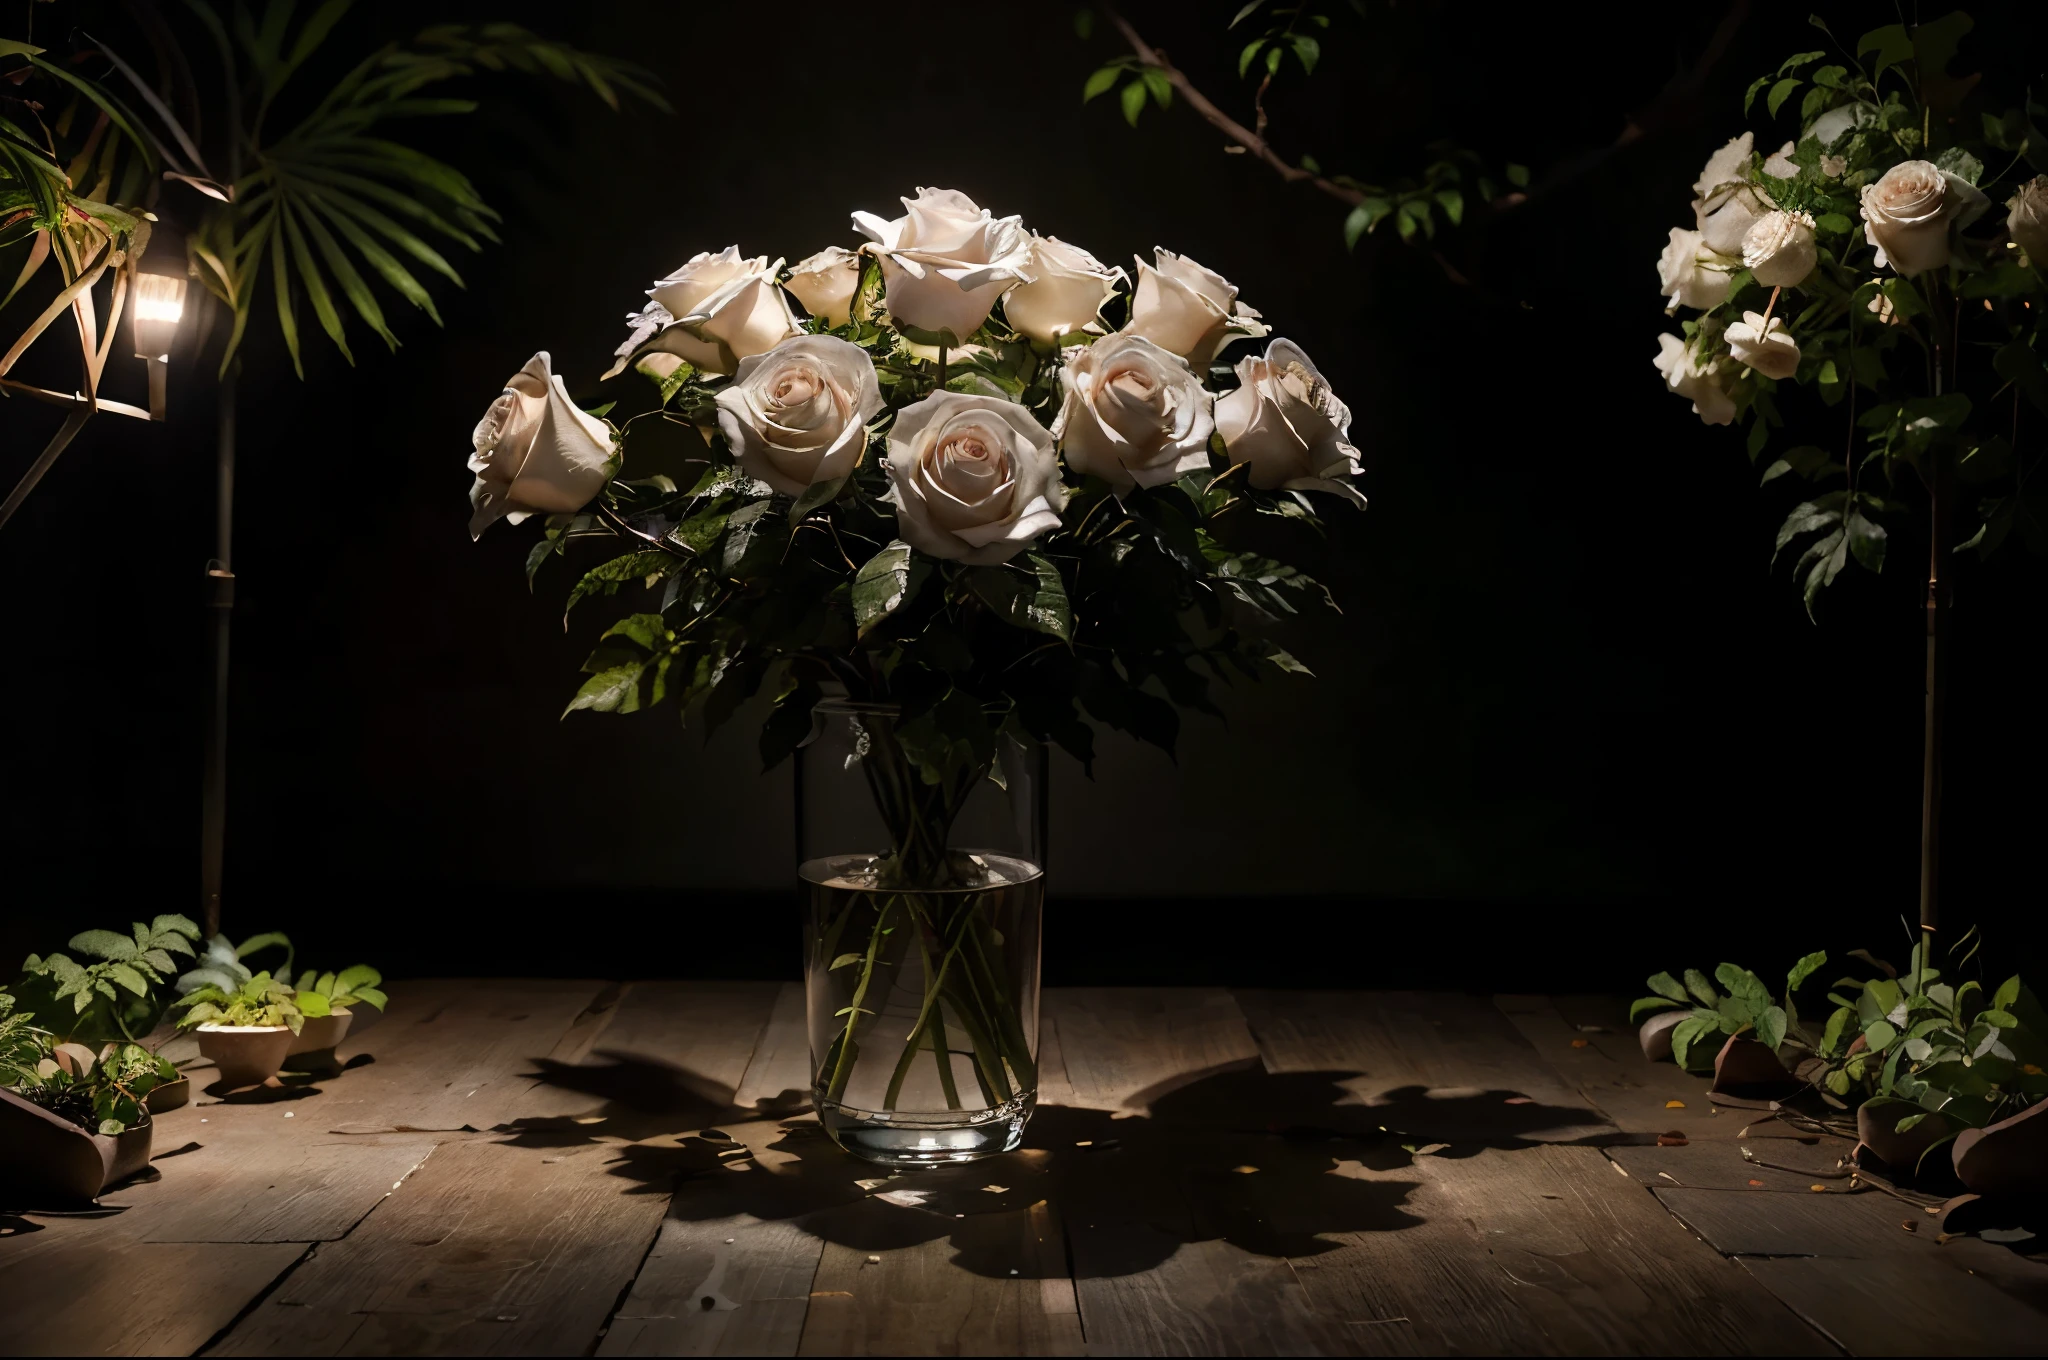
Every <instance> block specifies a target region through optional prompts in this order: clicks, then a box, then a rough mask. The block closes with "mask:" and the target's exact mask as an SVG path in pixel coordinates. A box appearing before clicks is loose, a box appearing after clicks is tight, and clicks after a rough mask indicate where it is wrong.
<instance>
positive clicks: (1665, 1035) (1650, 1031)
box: [1636, 1011, 1692, 1062]
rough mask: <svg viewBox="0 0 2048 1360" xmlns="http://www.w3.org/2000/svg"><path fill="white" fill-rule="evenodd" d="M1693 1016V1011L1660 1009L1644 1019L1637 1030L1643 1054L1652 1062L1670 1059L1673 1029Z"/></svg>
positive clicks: (1637, 1039) (1637, 1038)
mask: <svg viewBox="0 0 2048 1360" xmlns="http://www.w3.org/2000/svg"><path fill="white" fill-rule="evenodd" d="M1691 1018H1692V1012H1691V1011H1660V1012H1658V1013H1657V1014H1656V1015H1653V1016H1651V1017H1650V1018H1649V1019H1647V1020H1645V1021H1643V1027H1642V1028H1641V1029H1639V1030H1637V1031H1636V1042H1637V1043H1639V1044H1641V1045H1642V1046H1643V1056H1644V1057H1645V1058H1648V1059H1649V1060H1650V1061H1651V1062H1666V1061H1668V1060H1669V1059H1670V1057H1671V1031H1672V1030H1674V1029H1677V1028H1678V1027H1679V1026H1680V1025H1682V1024H1684V1023H1685V1022H1686V1021H1687V1020H1690V1019H1691Z"/></svg>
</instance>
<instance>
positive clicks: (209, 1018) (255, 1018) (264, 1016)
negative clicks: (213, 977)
mask: <svg viewBox="0 0 2048 1360" xmlns="http://www.w3.org/2000/svg"><path fill="white" fill-rule="evenodd" d="M176 1009H180V1010H182V1011H183V1012H184V1014H182V1015H180V1016H179V1017H178V1028H179V1029H191V1028H193V1027H194V1026H196V1025H232V1026H251V1027H264V1028H275V1027H277V1026H279V1025H284V1026H288V1027H290V1029H291V1032H292V1033H294V1034H297V1033H298V1032H299V1030H300V1028H301V1027H302V1026H303V1025H304V1024H305V1023H306V1017H307V1016H315V1017H317V1016H322V1015H326V1014H328V1013H329V1009H328V999H327V998H326V997H325V996H322V995H319V994H318V993H304V994H301V993H299V992H297V991H295V990H294V989H293V988H292V987H291V986H290V985H288V984H287V983H286V982H285V981H284V980H283V979H281V978H274V977H272V976H271V975H270V974H269V972H268V971H265V972H261V973H252V974H250V976H249V977H248V978H247V979H246V980H245V981H243V982H242V983H240V984H239V985H238V986H235V987H232V988H230V987H222V986H220V985H219V984H217V983H213V982H203V983H200V984H199V985H198V986H196V987H194V988H193V989H192V990H191V991H189V992H186V993H185V994H184V995H183V996H181V997H179V998H178V1001H177V1006H176Z"/></svg>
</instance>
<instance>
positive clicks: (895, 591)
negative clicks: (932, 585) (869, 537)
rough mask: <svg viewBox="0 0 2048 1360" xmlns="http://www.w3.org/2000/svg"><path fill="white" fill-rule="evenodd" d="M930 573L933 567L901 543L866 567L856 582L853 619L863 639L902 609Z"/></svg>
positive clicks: (897, 543) (882, 551)
mask: <svg viewBox="0 0 2048 1360" xmlns="http://www.w3.org/2000/svg"><path fill="white" fill-rule="evenodd" d="M930 572H931V563H930V562H928V561H926V560H925V559H923V558H921V557H919V556H918V555H917V554H916V553H915V552H913V551H911V547H910V545H909V544H908V543H905V542H903V541H902V540H901V539H898V540H896V541H895V542H893V543H891V544H889V545H888V546H887V547H885V548H883V549H882V550H881V551H880V552H878V553H876V554H875V555H874V556H873V557H870V558H869V559H868V560H867V561H866V562H864V563H862V564H861V568H860V570H859V571H858V572H857V573H855V575H854V578H853V618H854V624H855V626H856V627H857V628H858V630H859V633H860V636H862V637H866V636H867V635H868V634H869V633H871V632H873V631H874V628H875V625H876V624H879V623H880V622H882V620H884V619H886V618H888V617H889V616H890V615H891V614H894V613H895V612H896V611H897V610H899V609H901V608H902V607H903V605H904V604H905V602H907V601H908V600H910V599H911V597H913V596H915V595H916V594H917V588H918V587H919V586H920V585H922V584H924V579H925V577H926V576H927V575H929V574H930Z"/></svg>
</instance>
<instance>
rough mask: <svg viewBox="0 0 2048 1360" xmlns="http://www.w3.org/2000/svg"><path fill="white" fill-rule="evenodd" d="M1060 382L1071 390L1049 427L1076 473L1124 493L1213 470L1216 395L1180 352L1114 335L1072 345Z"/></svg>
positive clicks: (1149, 342) (1068, 464)
mask: <svg viewBox="0 0 2048 1360" xmlns="http://www.w3.org/2000/svg"><path fill="white" fill-rule="evenodd" d="M1060 382H1061V384H1062V385H1063V386H1064V387H1065V388H1066V393H1067V395H1066V400H1065V402H1064V403H1063V404H1062V405H1061V407H1060V414H1059V419H1058V420H1056V421H1055V422H1053V427H1052V433H1053V438H1055V439H1057V440H1059V442H1060V452H1061V453H1063V454H1065V455H1066V458H1067V466H1068V467H1070V468H1072V469H1073V470H1074V471H1076V472H1078V473H1081V474H1082V475H1084V476H1093V477H1100V478H1102V480H1104V481H1105V482H1108V483H1110V484H1111V485H1112V486H1114V487H1116V488H1117V489H1118V490H1120V491H1121V490H1128V489H1129V488H1130V487H1132V486H1134V485H1135V486H1148V487H1149V486H1160V485H1163V484H1164V483H1167V482H1170V481H1172V480H1174V479H1175V478H1176V477H1179V476H1181V475H1182V474H1184V473H1189V472H1201V471H1205V470H1206V469H1207V468H1208V466H1209V436H1210V434H1211V433H1213V432H1214V431H1215V429H1216V418H1215V416H1214V414H1213V412H1212V411H1211V409H1210V408H1211V407H1212V405H1213V404H1214V402H1215V398H1214V397H1213V396H1211V395H1210V394H1209V391H1208V389H1207V388H1205V387H1203V386H1202V384H1201V382H1200V381H1199V380H1198V379H1197V378H1196V377H1195V374H1194V370H1193V369H1191V368H1189V367H1188V364H1187V360H1185V359H1183V358H1181V357H1180V356H1179V355H1177V354H1172V353H1169V352H1168V351H1166V350H1164V349H1161V348H1160V347H1159V346H1158V345H1155V344H1153V343H1152V342H1151V341H1150V340H1147V339H1145V338H1144V337H1143V336H1141V335H1113V336H1111V337H1109V338H1108V339H1107V340H1101V341H1098V342H1096V343H1095V344H1093V345H1090V346H1088V347H1087V348H1085V349H1079V350H1076V351H1074V355H1073V358H1071V359H1069V360H1068V361H1067V364H1066V366H1065V367H1064V368H1062V369H1061V370H1060Z"/></svg>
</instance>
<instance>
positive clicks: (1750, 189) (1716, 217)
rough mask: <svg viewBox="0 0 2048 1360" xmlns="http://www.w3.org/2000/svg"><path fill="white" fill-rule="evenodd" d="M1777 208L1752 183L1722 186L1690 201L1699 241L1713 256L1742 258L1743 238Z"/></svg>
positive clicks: (1767, 196)
mask: <svg viewBox="0 0 2048 1360" xmlns="http://www.w3.org/2000/svg"><path fill="white" fill-rule="evenodd" d="M1776 206H1777V205H1776V204H1774V203H1772V202H1771V200H1770V197H1769V195H1767V194H1765V193H1764V191H1763V190H1761V189H1759V188H1757V187H1756V186H1755V185H1754V184H1743V183H1741V182H1740V181H1738V182H1736V183H1733V184H1724V185H1722V186H1721V187H1720V188H1718V189H1716V190H1714V191H1713V192H1712V193H1710V194H1708V195H1707V196H1706V197H1705V198H1701V199H1696V200H1694V202H1693V205H1692V207H1693V212H1694V214H1695V215H1696V216H1697V219H1698V222H1697V225H1698V227H1699V231H1700V238H1701V239H1702V240H1703V241H1705V242H1706V246H1707V249H1708V250H1711V251H1713V252H1714V253H1715V254H1716V255H1738V256H1739V255H1741V254H1742V238H1743V237H1745V236H1747V235H1748V234H1749V229H1750V228H1751V227H1753V226H1755V225H1756V222H1757V219H1758V218H1760V217H1762V216H1763V215H1764V214H1766V213H1768V212H1770V211H1771V210H1772V209H1773V208H1775V207H1776Z"/></svg>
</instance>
